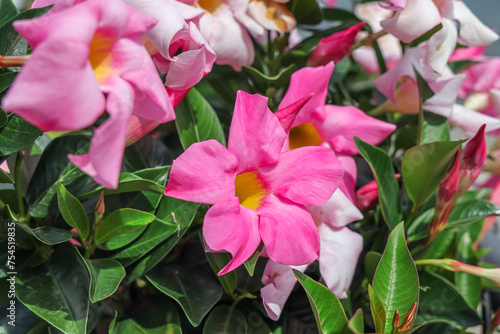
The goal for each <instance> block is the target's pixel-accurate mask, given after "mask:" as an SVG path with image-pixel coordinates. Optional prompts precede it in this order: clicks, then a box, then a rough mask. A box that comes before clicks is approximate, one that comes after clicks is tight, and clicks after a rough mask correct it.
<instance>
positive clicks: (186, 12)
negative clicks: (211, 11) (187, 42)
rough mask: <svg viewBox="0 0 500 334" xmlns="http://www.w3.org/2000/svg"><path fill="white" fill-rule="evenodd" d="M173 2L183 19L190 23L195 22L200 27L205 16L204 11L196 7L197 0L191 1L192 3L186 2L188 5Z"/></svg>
mask: <svg viewBox="0 0 500 334" xmlns="http://www.w3.org/2000/svg"><path fill="white" fill-rule="evenodd" d="M172 2H173V5H174V7H175V9H176V10H177V12H179V14H180V15H181V17H182V18H183V19H184V20H186V22H188V23H189V22H193V23H194V24H196V25H198V23H199V21H200V18H201V17H202V16H203V15H205V11H204V10H203V9H201V8H197V7H195V6H194V2H195V0H193V1H191V2H192V3H189V2H190V1H184V2H186V3H182V2H181V1H172Z"/></svg>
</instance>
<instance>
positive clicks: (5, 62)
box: [0, 55, 31, 68]
mask: <svg viewBox="0 0 500 334" xmlns="http://www.w3.org/2000/svg"><path fill="white" fill-rule="evenodd" d="M30 57H31V56H30V55H24V56H0V68H7V67H18V66H23V65H24V64H26V62H27V61H28V60H29V59H30Z"/></svg>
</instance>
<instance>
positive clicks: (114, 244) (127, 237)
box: [98, 225, 147, 250]
mask: <svg viewBox="0 0 500 334" xmlns="http://www.w3.org/2000/svg"><path fill="white" fill-rule="evenodd" d="M146 228H147V225H144V226H140V227H139V228H138V229H137V230H135V231H132V232H130V233H127V234H122V235H119V236H116V237H114V238H113V239H111V240H108V241H107V242H105V243H103V244H100V245H98V247H99V248H100V249H104V250H115V249H118V248H122V247H124V246H126V245H128V244H130V243H131V242H132V241H134V240H135V239H137V238H138V237H139V236H140V235H141V234H142V232H144V230H145V229H146Z"/></svg>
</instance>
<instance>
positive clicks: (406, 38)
mask: <svg viewBox="0 0 500 334" xmlns="http://www.w3.org/2000/svg"><path fill="white" fill-rule="evenodd" d="M439 23H441V15H440V14H439V11H438V9H437V8H436V5H434V3H433V2H432V0H410V1H408V3H407V4H406V6H405V9H404V10H402V11H400V12H397V13H396V14H395V15H394V16H393V17H391V18H390V19H386V20H383V21H382V22H380V25H381V26H382V27H383V28H384V29H385V30H386V31H387V32H388V33H390V34H392V35H394V36H396V37H397V38H399V39H400V40H401V41H403V42H405V43H409V42H411V41H413V40H414V39H416V38H417V37H420V36H422V35H423V34H424V33H426V32H427V31H429V30H431V29H432V28H434V27H435V26H437V25H438V24H439Z"/></svg>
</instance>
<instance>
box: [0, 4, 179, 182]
mask: <svg viewBox="0 0 500 334" xmlns="http://www.w3.org/2000/svg"><path fill="white" fill-rule="evenodd" d="M155 24H156V19H154V18H152V17H150V16H146V15H144V14H142V13H140V12H137V11H136V10H134V9H133V8H131V7H129V6H128V5H126V4H125V3H123V2H122V1H119V0H89V1H85V2H81V3H79V4H76V5H74V6H71V7H68V8H62V9H61V10H60V11H57V12H54V13H52V14H51V15H48V16H46V17H42V18H40V19H35V20H27V21H17V22H15V24H14V26H15V28H16V30H17V31H18V32H19V33H20V34H21V36H23V37H24V38H25V39H26V40H27V41H28V43H29V44H30V45H31V47H32V48H33V54H32V56H31V59H30V60H29V61H28V62H27V64H26V65H25V66H24V67H23V69H22V70H21V73H20V74H19V75H18V77H17V79H16V81H15V82H14V84H13V85H12V87H11V88H10V90H9V92H8V94H7V95H6V97H5V98H4V100H3V101H2V104H3V108H4V109H6V110H8V111H11V112H14V113H16V114H18V115H20V116H21V117H23V118H25V119H26V120H27V121H29V122H30V123H32V124H34V125H36V126H38V127H39V128H40V129H42V130H43V131H73V130H80V129H83V128H86V127H88V126H90V125H92V124H93V123H94V122H95V121H96V120H97V118H99V117H100V116H101V115H102V114H103V113H104V111H107V113H108V114H109V118H108V119H107V120H106V121H105V122H104V123H103V124H102V125H101V126H100V127H99V128H97V129H96V130H95V135H94V137H93V138H92V141H91V144H90V151H89V153H88V154H85V155H81V156H70V160H71V162H73V163H74V164H75V165H76V166H78V167H79V168H80V169H81V170H83V171H84V172H85V173H87V174H89V175H90V176H92V177H93V178H94V179H95V181H96V182H98V183H100V184H102V185H104V186H106V187H108V188H116V187H117V184H118V176H119V173H120V166H121V161H122V157H123V150H124V148H125V141H126V131H127V124H128V122H129V119H130V117H131V116H132V115H137V116H140V117H142V118H144V119H149V120H155V121H159V122H166V121H169V120H172V119H174V118H175V114H174V111H173V108H172V105H171V103H170V100H169V98H168V95H167V93H166V91H165V88H164V86H163V84H162V82H161V80H160V78H159V77H158V74H157V72H156V69H155V67H154V64H153V62H152V60H151V58H150V57H149V55H148V53H147V51H146V49H145V48H144V46H143V45H142V43H141V36H142V35H143V34H144V33H145V32H146V31H148V30H149V29H151V28H152V27H153V26H154V25H155ZM26 94H29V98H27V97H26ZM105 94H106V96H105Z"/></svg>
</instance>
